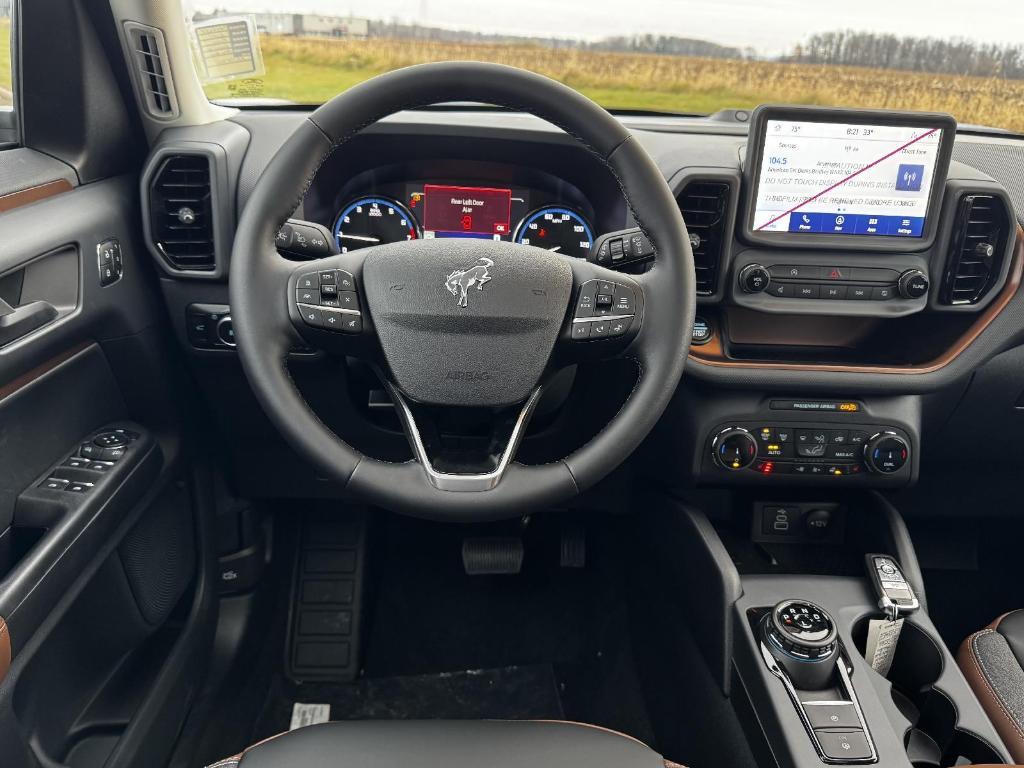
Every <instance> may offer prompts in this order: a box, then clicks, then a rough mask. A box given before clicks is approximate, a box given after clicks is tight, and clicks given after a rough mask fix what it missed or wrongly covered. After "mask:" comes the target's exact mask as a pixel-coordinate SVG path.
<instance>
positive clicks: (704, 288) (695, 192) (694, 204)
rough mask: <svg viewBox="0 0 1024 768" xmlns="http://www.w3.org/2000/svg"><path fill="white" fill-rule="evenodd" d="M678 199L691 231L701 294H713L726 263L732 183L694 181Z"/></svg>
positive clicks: (684, 218) (691, 242) (694, 261)
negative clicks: (724, 262) (725, 246)
mask: <svg viewBox="0 0 1024 768" xmlns="http://www.w3.org/2000/svg"><path fill="white" fill-rule="evenodd" d="M676 202H678V203H679V211H680V212H681V213H682V214H683V221H685V222H686V229H687V230H688V231H689V233H690V245H691V246H692V248H693V263H694V266H695V267H696V271H697V295H698V296H711V295H713V294H714V293H715V290H716V289H717V287H718V270H719V266H720V265H721V263H722V252H723V249H724V242H725V235H726V232H725V225H726V219H727V217H726V212H727V211H728V208H729V183H728V182H725V181H691V182H690V183H689V184H687V185H686V186H685V187H684V188H683V191H682V192H681V193H680V194H679V197H678V198H676Z"/></svg>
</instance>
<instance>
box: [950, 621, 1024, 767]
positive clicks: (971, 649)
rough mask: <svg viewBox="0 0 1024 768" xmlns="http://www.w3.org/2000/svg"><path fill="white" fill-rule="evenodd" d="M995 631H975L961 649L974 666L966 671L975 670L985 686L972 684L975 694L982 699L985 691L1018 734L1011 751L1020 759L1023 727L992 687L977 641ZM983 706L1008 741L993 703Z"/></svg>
mask: <svg viewBox="0 0 1024 768" xmlns="http://www.w3.org/2000/svg"><path fill="white" fill-rule="evenodd" d="M993 632H995V630H994V629H983V630H981V631H980V632H975V633H974V634H973V635H971V636H970V637H968V638H967V639H966V640H965V641H964V644H963V646H961V651H963V652H964V653H963V655H964V656H965V657H967V658H969V659H970V662H971V664H972V665H973V667H974V669H973V670H967V669H965V670H964V671H965V672H973V673H974V674H973V675H972V677H976V678H977V679H978V680H980V682H981V684H982V685H983V686H984V688H983V690H981V691H979V690H978V689H977V687H976V686H972V687H974V688H975V694H977V695H978V697H979V700H980V699H981V694H983V693H984V694H987V697H986V698H987V699H988V700H990V702H991V703H994V704H995V709H996V710H998V712H999V713H1000V714H1002V716H1003V719H1004V720H1005V721H1006V724H1009V726H1010V728H1011V729H1012V732H1015V733H1016V736H1017V738H1018V740H1019V741H1018V742H1017V744H1016V745H1015V746H1016V747H1017V748H1016V749H1013V748H1011V752H1012V753H1013V757H1014V759H1016V760H1019V759H1020V753H1021V751H1022V750H1024V730H1022V729H1021V726H1020V724H1019V723H1018V722H1017V721H1016V719H1014V717H1013V716H1012V715H1011V713H1010V712H1009V710H1008V709H1007V708H1006V706H1005V704H1004V703H1003V701H1002V699H1001V698H1000V697H999V694H998V693H996V690H995V688H993V687H992V683H991V681H990V680H989V677H988V675H987V674H986V672H985V669H984V666H983V664H982V663H981V658H980V655H979V653H978V648H977V641H978V639H979V638H981V637H982V636H984V635H990V634H992V633H993ZM961 666H963V664H962V663H961ZM968 682H969V681H968ZM982 707H983V708H984V709H985V711H986V713H987V714H988V715H989V717H990V718H992V719H993V725H996V731H1000V733H999V735H1000V736H1002V737H1003V739H1004V740H1007V741H1008V739H1007V738H1006V735H1004V734H1003V733H1002V732H1001V731H1002V730H1005V725H1004V728H1003V729H1000V728H999V727H998V725H997V724H996V723H995V722H994V720H995V715H994V714H993V712H992V707H991V705H990V706H987V707H986V706H985V703H984V702H982ZM1009 735H1011V736H1012V735H1013V733H1010V734H1009Z"/></svg>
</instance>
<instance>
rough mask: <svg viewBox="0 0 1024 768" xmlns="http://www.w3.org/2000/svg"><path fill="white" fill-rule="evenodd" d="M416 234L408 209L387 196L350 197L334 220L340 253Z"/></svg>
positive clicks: (412, 238)
mask: <svg viewBox="0 0 1024 768" xmlns="http://www.w3.org/2000/svg"><path fill="white" fill-rule="evenodd" d="M419 236H420V230H419V226H417V224H416V219H414V218H413V217H412V214H411V213H409V209H408V208H406V207H405V206H404V205H402V204H401V203H400V202H398V201H397V200H392V199H391V198H389V197H360V198H358V199H357V200H353V201H352V202H351V203H349V204H348V205H346V206H345V207H344V208H343V209H342V211H341V213H339V214H338V218H337V220H336V221H335V222H334V239H335V240H337V241H338V248H339V249H340V250H341V252H342V253H348V252H349V251H354V250H357V249H359V248H369V247H370V246H371V245H380V244H381V243H395V242H398V241H401V240H415V239H417V238H418V237H419Z"/></svg>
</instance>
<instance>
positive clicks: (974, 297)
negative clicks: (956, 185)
mask: <svg viewBox="0 0 1024 768" xmlns="http://www.w3.org/2000/svg"><path fill="white" fill-rule="evenodd" d="M1008 232H1009V215H1008V213H1007V210H1006V205H1005V204H1004V203H1003V201H1002V200H1000V199H999V198H998V197H993V196H992V195H964V197H962V198H961V199H960V204H959V205H958V207H957V213H956V224H955V225H954V228H953V237H952V238H951V240H950V250H949V257H948V259H947V262H946V274H945V280H944V282H943V287H942V288H943V293H942V301H943V303H945V304H977V303H978V302H979V301H981V299H982V298H984V297H985V294H987V293H988V291H989V289H991V288H992V285H993V284H994V283H995V281H996V279H997V278H998V277H999V273H1000V270H1001V268H1002V262H1003V254H1004V253H1005V252H1006V238H1007V233H1008Z"/></svg>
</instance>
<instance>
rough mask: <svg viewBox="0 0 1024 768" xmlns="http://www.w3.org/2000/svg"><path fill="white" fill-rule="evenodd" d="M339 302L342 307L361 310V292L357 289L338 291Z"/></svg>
mask: <svg viewBox="0 0 1024 768" xmlns="http://www.w3.org/2000/svg"><path fill="white" fill-rule="evenodd" d="M338 304H339V306H340V307H341V308H342V309H354V310H357V311H358V310H359V294H357V293H356V292H355V291H340V292H339V293H338Z"/></svg>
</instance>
